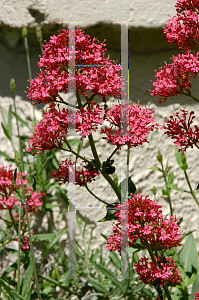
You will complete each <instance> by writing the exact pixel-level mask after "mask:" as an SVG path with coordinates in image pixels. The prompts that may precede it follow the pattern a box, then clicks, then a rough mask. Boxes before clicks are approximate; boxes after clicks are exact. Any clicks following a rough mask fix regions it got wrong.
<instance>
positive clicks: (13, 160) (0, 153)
mask: <svg viewBox="0 0 199 300" xmlns="http://www.w3.org/2000/svg"><path fill="white" fill-rule="evenodd" d="M0 156H4V157H5V159H6V160H7V161H11V162H15V159H14V158H11V157H10V156H9V155H8V154H6V153H4V152H2V151H0Z"/></svg>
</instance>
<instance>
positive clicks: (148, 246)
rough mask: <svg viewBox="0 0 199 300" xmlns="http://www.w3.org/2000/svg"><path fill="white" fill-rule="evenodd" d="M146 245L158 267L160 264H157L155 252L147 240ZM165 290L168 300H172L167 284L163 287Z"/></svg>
mask: <svg viewBox="0 0 199 300" xmlns="http://www.w3.org/2000/svg"><path fill="white" fill-rule="evenodd" d="M145 244H146V248H147V250H148V252H149V254H150V256H151V259H152V261H153V263H154V265H156V266H158V263H157V261H156V259H155V256H154V254H153V251H152V249H151V246H150V245H149V243H148V241H147V240H145ZM163 289H164V291H165V294H166V296H167V298H168V300H172V298H171V295H170V293H169V290H168V287H167V285H166V284H165V285H164V286H163Z"/></svg>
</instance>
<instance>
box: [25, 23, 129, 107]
mask: <svg viewBox="0 0 199 300" xmlns="http://www.w3.org/2000/svg"><path fill="white" fill-rule="evenodd" d="M68 38H69V30H67V31H66V30H65V29H62V33H59V35H58V36H55V35H54V36H52V37H51V39H50V41H49V43H48V44H46V45H45V46H44V53H43V57H41V58H40V62H39V64H38V65H39V67H40V68H43V69H44V71H41V72H40V73H39V74H38V76H37V77H35V78H34V79H33V80H32V81H31V85H30V89H29V94H28V98H29V99H31V100H32V101H35V102H37V103H53V102H56V101H57V100H56V99H57V98H59V92H64V93H66V92H68V80H69V70H68V68H69V61H70V59H71V57H72V56H71V53H69V48H68V46H69V45H68ZM75 41H76V47H75V51H74V52H75V63H76V64H84V65H85V64H87V65H88V64H89V65H102V66H98V67H89V66H83V67H80V69H79V68H76V72H75V78H76V90H78V91H80V92H81V93H82V94H84V96H85V97H86V98H88V96H87V93H86V91H88V90H92V95H94V94H95V95H99V96H102V97H103V96H113V97H118V98H119V97H120V95H121V94H124V95H126V93H124V92H121V90H124V82H122V80H121V74H120V71H121V66H117V65H116V64H114V62H112V61H111V59H110V58H109V57H108V58H105V57H104V55H105V52H106V51H107V49H106V48H105V46H106V45H105V44H103V43H100V42H97V39H96V38H94V39H93V41H92V42H91V39H90V36H89V35H85V34H84V31H82V30H81V29H79V27H78V28H77V29H75ZM57 102H58V101H57ZM33 104H35V103H33Z"/></svg>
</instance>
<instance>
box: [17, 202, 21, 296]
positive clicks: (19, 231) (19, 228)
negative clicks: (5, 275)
mask: <svg viewBox="0 0 199 300" xmlns="http://www.w3.org/2000/svg"><path fill="white" fill-rule="evenodd" d="M20 239H21V201H20V204H19V225H18V272H17V273H18V274H17V277H18V279H17V293H18V294H19V295H20V286H21V285H20V243H21V240H20Z"/></svg>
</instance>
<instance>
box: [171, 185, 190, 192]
mask: <svg viewBox="0 0 199 300" xmlns="http://www.w3.org/2000/svg"><path fill="white" fill-rule="evenodd" d="M167 186H168V187H169V188H171V189H173V190H176V191H180V192H186V193H190V192H188V191H185V190H183V189H180V188H178V187H177V185H175V184H167Z"/></svg>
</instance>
